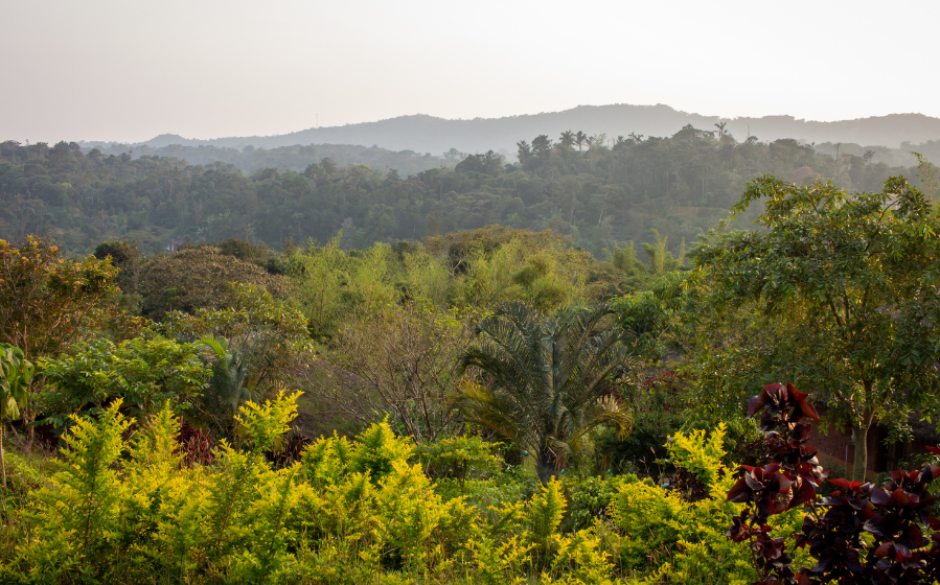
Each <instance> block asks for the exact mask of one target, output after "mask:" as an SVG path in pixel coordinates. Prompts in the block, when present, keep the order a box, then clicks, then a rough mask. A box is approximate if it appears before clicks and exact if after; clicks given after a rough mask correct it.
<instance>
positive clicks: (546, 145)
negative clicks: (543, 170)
mask: <svg viewBox="0 0 940 585" xmlns="http://www.w3.org/2000/svg"><path fill="white" fill-rule="evenodd" d="M532 150H533V151H534V152H535V154H537V155H538V156H539V157H541V158H548V155H549V154H550V153H551V151H552V141H551V139H550V138H549V137H548V135H546V134H539V135H538V136H536V137H535V138H533V139H532Z"/></svg>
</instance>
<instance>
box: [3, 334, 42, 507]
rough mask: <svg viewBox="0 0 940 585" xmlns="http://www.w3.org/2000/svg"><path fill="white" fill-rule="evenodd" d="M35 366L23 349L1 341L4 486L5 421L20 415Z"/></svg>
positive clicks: (5, 476) (5, 468) (5, 472)
mask: <svg viewBox="0 0 940 585" xmlns="http://www.w3.org/2000/svg"><path fill="white" fill-rule="evenodd" d="M34 371H35V368H34V367H33V364H32V363H31V362H30V361H29V360H27V359H26V355H25V354H23V350H21V349H20V348H18V347H15V346H12V345H8V344H6V343H0V470H2V473H3V488H4V489H6V487H7V467H6V459H5V456H4V452H3V423H4V422H5V421H6V419H10V420H13V419H17V418H19V417H20V408H21V407H23V406H24V405H25V404H26V397H27V392H28V388H29V381H30V380H31V379H32V377H33V372H34Z"/></svg>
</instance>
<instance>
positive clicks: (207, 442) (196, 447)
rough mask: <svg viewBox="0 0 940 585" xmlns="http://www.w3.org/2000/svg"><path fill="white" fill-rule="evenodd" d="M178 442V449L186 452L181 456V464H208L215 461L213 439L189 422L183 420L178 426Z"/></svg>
mask: <svg viewBox="0 0 940 585" xmlns="http://www.w3.org/2000/svg"><path fill="white" fill-rule="evenodd" d="M178 443H179V450H180V451H181V452H183V453H185V454H186V456H185V457H184V458H183V465H185V466H186V467H193V466H195V465H209V464H211V463H212V462H213V461H215V454H214V453H213V452H212V450H213V448H215V441H213V440H212V438H211V437H210V436H209V435H207V434H206V433H204V432H202V431H200V430H199V429H197V428H196V427H194V426H192V425H191V424H189V423H186V422H184V423H183V424H182V425H181V426H180V436H179V440H178Z"/></svg>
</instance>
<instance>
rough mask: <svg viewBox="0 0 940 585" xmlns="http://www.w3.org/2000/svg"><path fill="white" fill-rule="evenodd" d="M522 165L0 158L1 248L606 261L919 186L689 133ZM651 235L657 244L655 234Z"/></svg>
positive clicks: (57, 151)
mask: <svg viewBox="0 0 940 585" xmlns="http://www.w3.org/2000/svg"><path fill="white" fill-rule="evenodd" d="M517 147H518V153H517V156H518V161H519V162H517V163H512V164H507V162H506V161H505V160H504V159H503V158H502V157H500V156H499V155H496V154H494V153H493V152H489V153H487V154H485V155H470V156H467V157H466V158H464V159H463V160H462V161H461V162H460V163H459V164H457V165H456V166H455V167H454V168H453V169H450V168H434V169H430V170H426V171H423V172H420V173H418V174H417V175H415V176H412V177H405V176H403V174H402V173H401V172H400V170H398V169H395V168H389V169H387V170H386V169H385V168H369V167H367V166H364V165H339V164H337V163H336V162H335V161H333V160H331V159H329V158H323V159H321V160H320V161H319V162H318V163H315V164H309V165H307V166H306V167H305V168H304V169H303V170H302V171H299V172H298V171H291V170H279V169H275V168H262V169H259V170H257V171H255V172H253V173H251V174H246V173H243V172H241V171H239V170H238V169H237V168H235V167H234V166H233V165H230V164H225V163H221V162H214V163H211V164H205V165H192V164H189V162H187V161H184V160H181V159H178V158H174V157H159V156H154V157H151V156H146V157H140V158H137V159H132V157H131V156H130V155H129V154H123V155H121V156H114V155H110V156H106V155H105V154H103V153H102V152H100V151H97V150H92V151H91V152H89V153H88V154H87V155H86V154H83V152H82V149H81V147H80V146H79V145H78V144H77V143H74V142H73V143H65V142H60V143H58V144H56V145H54V146H49V145H47V144H44V143H37V144H33V145H26V146H24V145H20V144H18V143H16V142H12V141H8V142H4V143H2V145H0V238H2V239H6V240H9V241H14V242H15V241H20V240H22V239H23V238H24V237H25V236H26V234H30V233H34V234H43V233H49V234H51V235H52V237H53V238H54V239H55V240H56V241H57V242H58V243H59V244H60V245H61V246H63V247H64V249H65V251H66V252H67V253H68V254H73V255H77V254H87V253H89V252H91V251H92V250H93V249H94V246H95V245H96V244H97V243H98V242H101V241H105V240H119V239H123V238H128V239H135V240H137V241H138V243H139V244H140V247H141V249H142V250H143V251H144V252H145V253H147V254H153V253H156V252H159V251H163V250H165V249H167V248H168V247H170V248H173V247H175V246H177V245H179V244H182V243H184V242H202V241H209V242H215V241H221V240H224V239H228V238H232V237H238V238H244V239H246V240H249V241H252V242H254V243H260V242H264V243H265V244H267V245H268V246H269V247H272V248H280V247H281V245H282V243H283V242H284V241H285V240H287V239H288V238H291V239H292V240H293V241H294V242H297V243H302V242H306V241H307V239H309V238H313V239H314V240H316V241H317V242H319V243H321V244H322V243H325V242H326V241H328V240H329V239H330V238H332V237H333V236H335V235H336V234H337V233H338V232H339V231H340V230H342V232H343V237H342V246H343V247H344V248H363V247H368V246H369V245H370V244H372V243H373V242H395V241H399V240H410V239H420V238H422V237H425V236H428V235H435V234H442V233H448V232H454V231H460V230H469V229H476V228H480V227H482V226H485V225H490V224H502V225H507V226H511V227H516V228H524V229H531V230H542V229H546V228H551V229H554V230H555V231H557V232H559V233H562V234H564V235H567V236H569V237H570V238H571V239H572V241H573V242H574V244H575V245H576V246H580V247H582V248H583V249H586V250H590V251H591V252H593V253H595V254H601V253H602V251H603V250H604V249H605V248H610V247H612V246H613V245H614V244H615V243H624V242H627V241H630V240H635V241H637V242H652V241H654V240H655V238H656V237H657V236H656V234H658V235H659V237H662V238H666V240H667V247H668V249H670V250H673V251H675V252H676V253H678V249H679V247H680V246H681V242H682V240H683V239H686V240H691V239H692V238H694V237H695V236H696V235H697V234H699V233H701V232H702V231H703V230H705V229H707V228H709V227H711V226H713V225H714V224H715V223H716V222H717V220H718V219H719V218H723V217H725V216H727V214H728V211H729V209H730V207H731V205H732V204H733V203H734V202H735V201H736V200H737V198H738V197H739V195H740V193H741V192H742V191H743V189H744V187H745V184H746V183H747V181H749V180H752V179H754V178H755V177H758V176H760V175H764V174H768V173H772V174H774V175H776V176H779V177H782V178H784V179H786V180H789V181H792V182H795V183H797V184H808V183H812V182H813V181H816V180H817V179H822V180H826V179H833V180H835V182H836V184H837V185H839V186H841V187H843V188H845V189H848V190H874V189H877V188H878V186H879V185H881V183H882V182H883V181H884V180H885V179H886V178H888V177H889V176H890V175H898V174H906V175H908V176H910V177H912V178H913V177H916V176H917V172H916V170H912V169H906V168H898V167H893V168H892V167H889V166H887V165H886V164H884V163H880V162H876V161H874V160H872V159H871V158H863V157H859V156H855V155H851V154H840V156H839V159H838V160H836V159H835V158H833V157H831V156H826V155H821V154H819V153H817V152H816V151H814V149H813V148H812V147H810V146H805V145H801V144H800V143H798V142H797V141H795V140H777V141H775V142H772V143H769V144H768V143H761V142H758V141H756V140H754V139H752V140H749V141H747V142H744V143H738V142H736V141H735V140H734V139H733V138H732V137H731V136H730V135H728V134H727V133H726V132H725V131H724V128H718V129H717V130H713V131H703V130H698V129H695V128H693V127H691V126H686V127H685V128H683V129H681V130H680V131H679V132H677V133H676V134H675V135H673V136H672V137H670V138H652V137H651V138H644V137H642V136H638V135H632V136H631V137H629V138H624V137H618V138H617V139H615V140H609V139H608V137H606V136H604V135H599V136H590V137H589V136H586V135H585V134H584V133H583V132H565V133H563V134H562V135H561V136H559V137H549V136H546V135H540V136H538V137H535V138H533V139H531V143H530V142H528V139H527V140H520V141H519V143H518V145H517ZM654 229H655V230H657V231H656V233H655V234H654V232H653V231H652V230H654Z"/></svg>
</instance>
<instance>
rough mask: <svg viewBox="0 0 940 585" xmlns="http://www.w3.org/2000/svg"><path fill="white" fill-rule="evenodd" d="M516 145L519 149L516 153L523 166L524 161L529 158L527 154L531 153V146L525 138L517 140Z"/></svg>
mask: <svg viewBox="0 0 940 585" xmlns="http://www.w3.org/2000/svg"><path fill="white" fill-rule="evenodd" d="M516 147H517V148H518V149H519V153H518V154H517V155H516V156H518V157H519V164H521V165H522V166H525V163H526V161H528V160H529V155H530V154H532V147H531V146H529V143H528V142H526V141H525V140H520V141H519V142H517V143H516Z"/></svg>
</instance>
